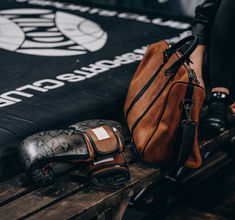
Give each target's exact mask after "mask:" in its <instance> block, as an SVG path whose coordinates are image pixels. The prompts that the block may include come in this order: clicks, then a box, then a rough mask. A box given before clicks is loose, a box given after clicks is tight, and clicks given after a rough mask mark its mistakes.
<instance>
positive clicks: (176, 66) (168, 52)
mask: <svg viewBox="0 0 235 220" xmlns="http://www.w3.org/2000/svg"><path fill="white" fill-rule="evenodd" d="M190 41H192V43H191V44H190V45H189V47H188V49H187V50H186V51H185V53H184V54H183V56H181V57H180V58H179V59H178V60H177V61H175V62H174V63H173V64H172V65H171V66H170V67H169V68H168V69H166V71H165V73H166V74H167V75H169V74H171V73H173V74H174V73H176V72H177V71H178V69H179V67H180V66H181V64H182V63H183V62H184V61H185V60H186V59H188V58H189V56H190V55H191V54H192V52H193V51H194V50H195V48H196V47H197V45H198V37H196V36H195V35H191V36H188V37H186V38H184V39H182V40H180V41H178V42H177V43H176V44H174V45H173V46H172V47H169V48H168V49H166V50H165V51H164V52H163V54H164V57H167V58H169V57H170V56H171V55H172V54H173V53H174V52H175V51H176V50H177V49H179V48H180V47H181V46H182V45H184V44H186V43H187V42H190Z"/></svg>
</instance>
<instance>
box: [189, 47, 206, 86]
mask: <svg viewBox="0 0 235 220" xmlns="http://www.w3.org/2000/svg"><path fill="white" fill-rule="evenodd" d="M205 49H206V47H205V46H204V45H198V46H197V47H196V49H195V50H194V52H193V53H192V54H191V56H190V60H191V61H192V63H190V67H191V68H192V69H193V70H194V71H195V74H196V76H197V78H198V81H199V82H200V86H202V87H203V88H205V84H204V81H203V77H202V64H203V57H204V53H205Z"/></svg>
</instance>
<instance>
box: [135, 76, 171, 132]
mask: <svg viewBox="0 0 235 220" xmlns="http://www.w3.org/2000/svg"><path fill="white" fill-rule="evenodd" d="M173 77H174V75H170V77H169V78H168V79H167V81H166V83H165V84H164V86H163V87H162V89H161V90H160V92H159V93H158V94H157V96H156V97H155V98H154V100H153V101H152V102H151V104H150V105H149V106H148V107H147V109H146V110H145V111H144V113H143V114H142V115H141V116H140V117H139V118H137V120H136V121H135V123H134V124H133V126H132V128H131V133H132V134H133V132H134V129H135V128H136V126H137V125H138V123H139V122H140V120H141V119H142V118H143V117H144V116H145V115H146V113H147V112H148V111H149V110H150V108H151V107H152V106H153V104H154V103H155V102H156V101H157V99H158V98H159V96H160V95H161V94H162V93H163V91H164V89H165V88H166V87H167V85H168V84H169V82H170V81H171V79H172V78H173Z"/></svg>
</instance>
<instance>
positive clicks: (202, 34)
mask: <svg viewBox="0 0 235 220" xmlns="http://www.w3.org/2000/svg"><path fill="white" fill-rule="evenodd" d="M220 3H221V0H206V1H204V2H203V3H202V4H201V5H199V6H197V7H196V10H195V18H194V21H193V26H192V32H193V34H194V35H196V36H197V37H198V38H199V45H198V46H197V48H196V49H195V51H194V52H193V53H192V54H191V56H190V60H191V61H192V63H190V67H191V68H192V69H194V71H195V73H196V75H197V78H198V80H199V82H200V85H201V86H202V87H204V82H203V78H202V65H203V58H204V53H205V50H206V47H207V45H208V44H209V39H210V33H211V28H212V25H213V22H214V18H215V15H216V13H217V10H218V8H219V6H220Z"/></svg>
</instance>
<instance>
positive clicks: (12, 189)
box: [0, 164, 75, 207]
mask: <svg viewBox="0 0 235 220" xmlns="http://www.w3.org/2000/svg"><path fill="white" fill-rule="evenodd" d="M53 169H54V170H55V172H56V173H57V175H56V177H57V178H58V177H60V176H62V175H64V174H65V173H67V172H69V171H72V170H74V169H75V168H74V166H72V165H69V164H56V165H54V166H53ZM24 178H25V175H24V174H19V175H17V176H15V177H14V178H11V179H9V180H7V181H5V182H2V183H0V207H1V206H3V205H5V204H6V203H8V202H10V201H12V200H14V199H17V198H19V197H21V196H23V195H25V194H27V193H30V192H32V191H33V190H35V189H36V187H35V186H33V185H27V186H26V185H25V184H24V183H23V181H22V180H23V179H24Z"/></svg>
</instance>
